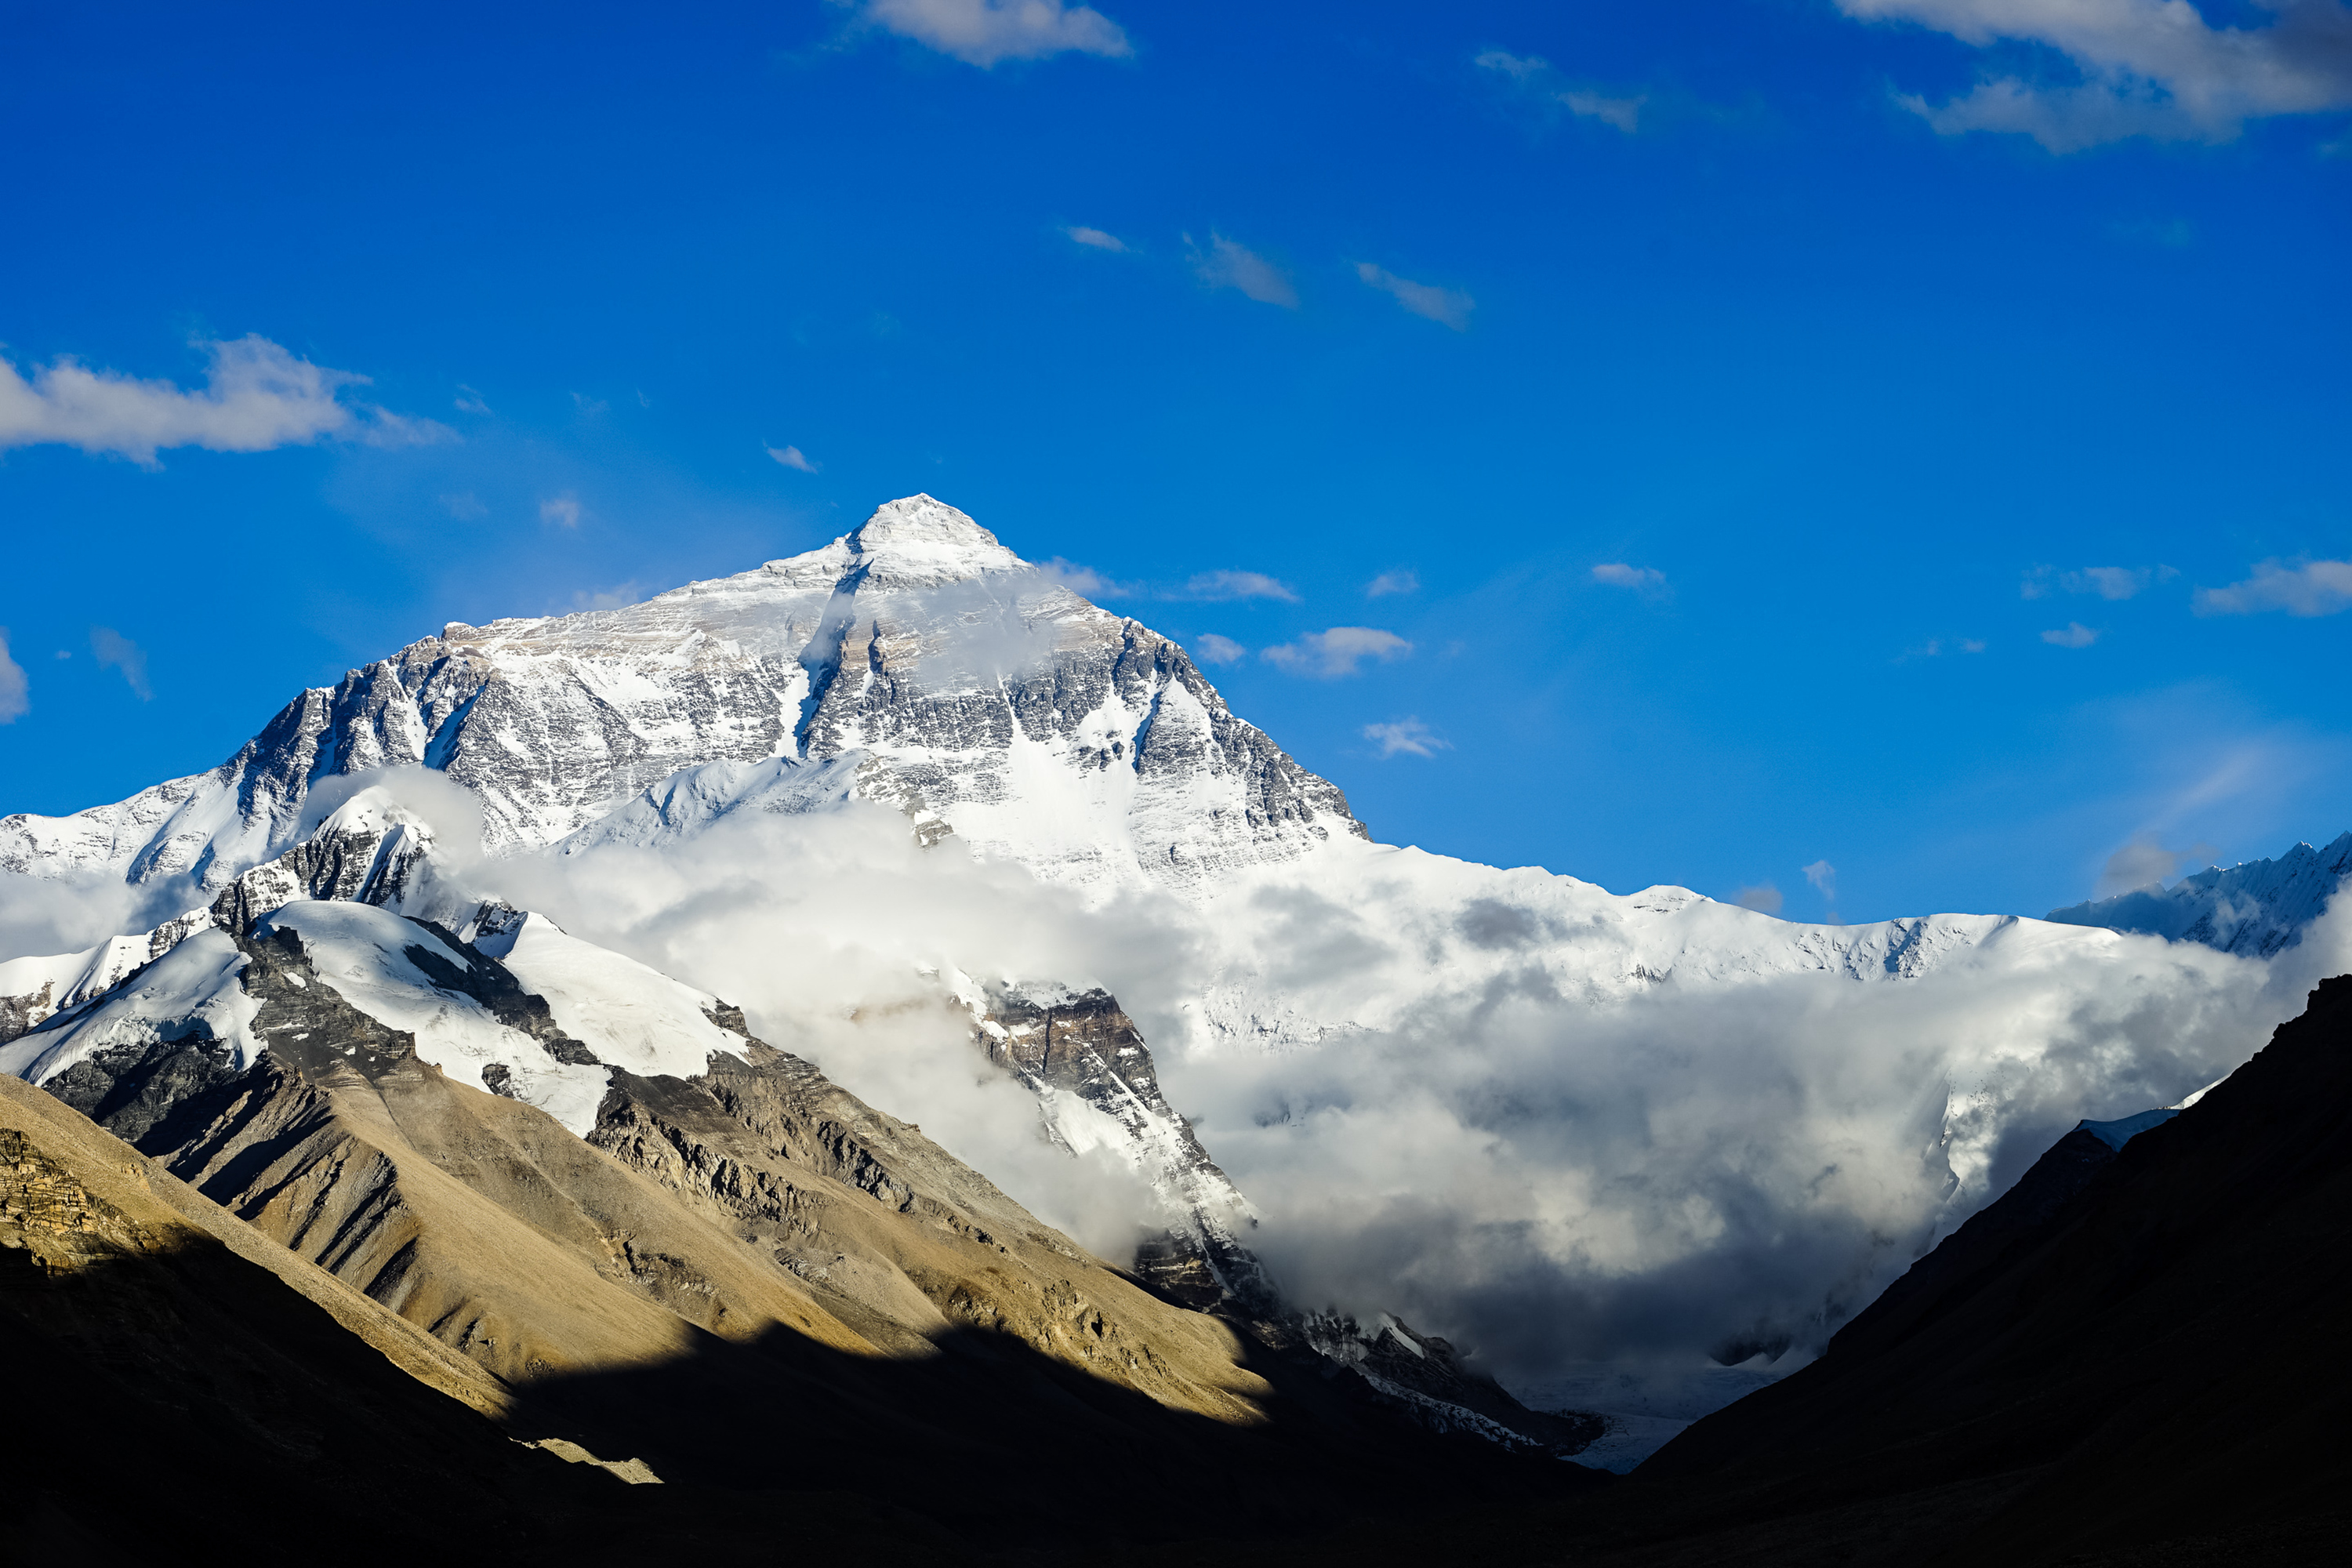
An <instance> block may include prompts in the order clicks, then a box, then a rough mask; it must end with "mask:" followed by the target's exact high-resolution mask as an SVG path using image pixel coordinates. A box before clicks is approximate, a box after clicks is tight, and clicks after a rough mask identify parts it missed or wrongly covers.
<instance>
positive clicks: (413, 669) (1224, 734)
mask: <svg viewBox="0 0 2352 1568" xmlns="http://www.w3.org/2000/svg"><path fill="white" fill-rule="evenodd" d="M854 753H855V754H858V755H859V756H860V758H861V760H860V761H859V763H857V765H856V778H857V784H856V788H855V790H854V791H850V792H845V793H854V794H856V795H859V796H861V797H863V798H869V799H876V800H881V801H884V802H886V803H887V804H890V805H895V806H897V807H898V808H899V809H901V810H903V811H905V812H906V813H907V814H908V816H910V817H912V818H914V819H915V820H916V821H917V823H918V824H919V825H921V826H928V827H929V829H930V830H931V831H932V833H933V836H936V835H937V833H939V832H943V831H945V827H946V825H948V824H950V823H951V824H953V826H954V830H955V831H956V832H958V833H959V834H961V836H962V837H964V838H966V839H967V840H968V841H970V842H971V844H972V846H973V847H975V848H976V849H978V850H980V851H981V852H982V853H984V854H989V855H993V856H999V857H1002V858H1010V859H1013V860H1016V861H1018V862H1020V863H1021V864H1024V865H1025V866H1027V867H1029V868H1031V869H1032V870H1034V871H1035V872H1036V873H1037V874H1038V875H1040V876H1042V877H1045V878H1046V879H1049V880H1058V881H1066V882H1074V883H1078V884H1081V885H1087V886H1100V887H1104V888H1111V887H1135V888H1140V887H1165V888H1173V889H1180V890H1181V889H1190V888H1197V887H1198V886H1200V885H1201V884H1202V883H1203V882H1204V881H1205V880H1206V879H1210V878H1213V877H1215V876H1218V875H1222V874H1224V873H1227V872H1230V871H1232V870H1234V869H1237V868H1244V867H1247V866H1251V865H1257V864H1264V863H1268V862H1277V861H1282V860H1286V859H1291V858H1297V856H1299V855H1301V854H1304V853H1307V852H1308V851H1309V850H1311V849H1313V848H1314V847H1317V846H1318V845H1320V844H1323V843H1325V842H1328V841H1329V840H1330V839H1332V838H1333V837H1350V836H1354V837H1361V836H1362V833H1363V829H1362V828H1361V826H1360V825H1359V824H1357V822H1356V821H1355V819H1354V817H1353V816H1350V815H1349V811H1348V806H1347V802H1346V800H1345V798H1344V797H1343V796H1342V795H1340V793H1339V790H1337V789H1336V788H1334V787H1333V786H1332V785H1331V784H1329V783H1328V782H1327V781H1325V780H1323V779H1320V778H1318V777H1316V776H1315V775H1314V774H1312V773H1307V771H1306V770H1305V769H1303V768H1301V767H1299V766H1298V765H1297V763H1295V762H1293V761H1292V760H1291V759H1290V758H1289V757H1287V756H1286V755H1284V754H1283V752H1281V750H1280V748H1278V747H1276V745H1275V744H1274V743H1273V742H1272V741H1270V740H1268V739H1267V738H1266V736H1265V734H1264V733H1263V732H1262V731H1258V730H1257V729H1255V727H1253V726H1251V725H1249V724H1247V723H1245V722H1244V721H1242V720H1240V719H1239V718H1237V717H1236V716H1234V714H1233V713H1232V712H1231V710H1229V709H1227V707H1226V706H1225V703H1224V700H1223V698H1222V697H1220V696H1219V695H1218V694H1217V692H1216V690H1215V689H1214V688H1213V687H1212V686H1211V685H1210V684H1209V683H1208V681H1207V679H1205V678H1204V677H1203V676H1202V674H1201V672H1200V670H1199V668H1197V667H1196V666H1195V665H1194V664H1193V663H1192V659H1191V658H1189V657H1188V656H1187V655H1186V654H1185V652H1184V650H1183V649H1182V648H1181V647H1177V646H1176V645H1175V644H1174V643H1172V642H1170V641H1169V640H1168V639H1167V638H1165V637H1160V636H1159V635H1158V634H1157V633H1155V632H1152V631H1151V630H1150V629H1149V628H1148V627H1145V626H1141V625H1140V624H1139V623H1138V622H1135V621H1131V620H1127V619H1124V618H1122V617H1120V616H1113V615H1111V614H1109V613H1108V612H1106V611H1103V610H1101V609H1098V608H1097V607H1096V606H1095V605H1091V604H1088V603H1087V601H1086V600H1084V599H1082V598H1079V597H1078V596H1077V595H1075V594H1072V593H1070V592H1069V591H1068V590H1067V589H1066V588H1064V587H1062V586H1061V585H1060V584H1057V583H1055V582H1054V581H1053V580H1052V579H1050V578H1048V577H1046V576H1045V575H1044V574H1041V573H1039V572H1038V571H1037V570H1036V569H1035V568H1034V567H1032V566H1030V565H1029V564H1028V563H1025V562H1024V561H1022V560H1021V559H1020V557H1018V556H1016V555H1014V554H1013V552H1011V551H1009V550H1007V549H1005V548H1004V547H1003V545H1002V544H1000V543H999V542H997V540H996V538H995V536H994V535H993V534H991V533H990V532H988V531H986V530H985V529H982V528H981V527H980V526H979V525H978V524H977V523H975V522H973V521H971V519H970V518H968V517H966V516H964V515H963V514H962V513H961V512H960V511H957V510H955V509H954V508H952V507H949V506H945V505H943V504H941V503H940V502H939V501H936V500H932V499H931V498H929V496H913V497H909V498H908V499H906V500H899V501H893V502H890V503H889V504H887V505H886V506H884V507H882V508H880V509H879V510H877V511H876V512H875V513H874V515H873V516H872V517H871V518H869V519H867V520H866V522H865V523H864V524H863V525H861V526H860V527H859V528H857V529H856V530H855V531H852V532H850V533H848V534H845V535H844V536H843V537H841V538H840V539H837V540H835V541H834V542H833V543H831V544H829V545H826V546H824V548H823V549H820V550H814V551H811V552H807V553H805V554H803V555H798V556H794V557H793V558H791V559H789V560H783V561H772V562H769V563H766V564H765V565H762V566H760V567H757V568H754V569H753V570H751V571H749V572H744V573H740V574H736V575H734V576H731V577H722V578H717V579H713V580H710V581H708V582H701V583H691V584H687V585H685V586H684V587H681V588H677V589H673V590H671V591H669V592H667V593H665V594H662V595H658V596H656V597H655V598H653V599H650V600H647V601H646V603H644V604H641V605H632V606H630V607H628V608H625V609H620V610H610V611H593V612H583V613H580V614H574V615H568V616H550V617H544V618H539V619H504V620H499V621H496V622H493V623H492V624H491V625H489V626H465V625H462V624H456V623H453V624H452V625H450V626H446V627H445V628H443V631H442V633H441V635H440V636H438V637H426V638H424V639H422V640H421V641H418V642H415V643H413V644H411V645H410V646H409V647H405V648H404V649H402V650H401V651H400V652H399V653H397V654H395V655H394V656H393V657H391V658H386V659H383V660H380V661H378V662H377V663H375V664H373V665H370V666H368V667H367V668H364V669H356V670H353V671H352V672H351V673H350V674H348V675H347V676H345V677H344V679H343V680H342V681H341V683H340V684H339V685H337V686H335V687H333V688H331V689H329V688H320V689H314V690H310V691H306V692H304V693H302V694H301V695H300V696H299V697H297V698H296V699H295V700H293V701H292V702H290V703H289V704H288V705H287V707H286V708H285V709H284V710H282V711H280V712H279V713H278V716H277V717H276V718H275V719H273V720H272V721H270V723H269V724H268V726H267V727H266V728H265V729H264V730H263V731H262V732H261V733H260V734H259V735H257V736H256V737H255V738H254V739H253V740H252V741H251V742H248V743H247V745H246V746H245V747H244V748H243V749H242V750H240V751H239V752H237V754H236V756H235V757H232V758H231V759H230V760H229V761H228V762H226V763H224V764H222V766H221V767H219V768H217V769H215V770H214V771H213V772H212V773H204V774H198V775H194V776H191V777H188V778H184V779H174V780H171V781H169V782H167V783H164V784H157V785H155V786H154V787H152V788H151V789H148V790H145V791H142V793H141V794H139V795H134V796H132V797H131V798H130V799H129V800H125V801H121V802H117V803H115V804H113V805H105V806H97V807H92V808H90V809H89V810H87V811H82V812H77V813H75V814H73V815H72V816H63V817H42V816H26V815H19V816H9V817H5V818H0V868H5V869H11V870H16V871H19V872H29V873H32V874H37V875H43V876H59V875H65V874H68V873H74V872H89V871H104V872H108V873H111V874H116V875H120V876H122V877H124V878H125V879H128V880H130V881H131V882H133V883H140V884H145V883H152V882H155V881H159V880H163V879H170V878H175V877H177V878H186V879H190V880H191V881H192V882H194V884H195V886H196V887H197V888H199V889H203V890H205V891H207V892H209V891H212V890H215V889H218V888H220V887H222V886H224V885H225V884H226V883H227V882H228V881H230V880H232V879H234V878H236V876H237V875H239V874H240V873H241V872H243V871H245V870H246V869H247V868H251V867H253V866H256V865H258V864H261V863H262V862H264V861H267V860H268V859H271V858H276V857H277V856H278V855H281V854H283V853H284V852H285V851H286V850H287V849H288V848H289V847H291V846H292V845H293V844H294V843H295V842H297V840H298V839H299V837H300V835H301V832H302V829H303V818H304V808H305V803H306V800H307V798H308V796H309V795H310V791H311V790H312V789H313V788H315V787H316V786H318V785H319V784H321V783H322V782H324V781H326V780H329V779H332V778H337V777H341V776H344V775H348V774H352V773H362V772H366V771H368V770H372V769H376V768H383V767H396V766H403V765H415V766H422V767H425V768H430V769H433V770H436V771H438V772H440V773H445V774H446V775H447V776H448V777H449V778H450V779H451V780H453V781H455V782H456V783H457V784H462V785H463V786H464V787H465V788H466V789H467V790H468V791H470V792H471V793H472V794H473V795H475V796H476V797H477V798H478V800H479V802H480V803H481V807H482V810H483V814H484V821H483V838H484V844H485V847H487V848H488V849H489V850H490V851H491V852H492V853H513V852H517V851H521V850H529V849H534V848H538V847H544V846H546V845H550V844H552V843H555V842H557V841H558V840H561V839H563V838H565V837H568V836H571V835H574V834H578V833H580V832H581V831H582V830H583V829H584V828H587V827H589V826H591V825H593V824H595V823H598V822H600V821H602V820H603V819H604V817H605V816H607V815H608V814H611V813H613V812H614V809H615V808H616V807H622V806H624V805H625V804H626V803H631V802H633V801H634V802H635V803H636V805H635V807H633V808H632V815H631V816H630V817H629V819H628V820H627V821H625V822H623V823H620V824H616V825H615V832H616V833H617V834H619V835H621V836H622V837H630V836H637V837H643V836H644V835H646V834H647V833H657V832H658V831H659V830H660V829H661V828H662V826H664V825H663V821H662V819H663V816H664V812H663V809H662V806H661V805H660V803H658V802H657V801H656V800H654V796H655V795H657V794H658V793H659V792H661V791H663V790H665V789H671V788H672V785H671V784H670V781H674V780H677V778H678V777H679V775H680V774H681V773H688V772H689V771H692V770H699V769H707V768H710V767H713V766H719V765H725V766H729V767H736V768H743V767H746V766H748V767H749V768H750V771H749V772H746V773H738V774H736V775H733V776H732V777H731V779H729V780H728V781H727V782H726V787H724V788H722V787H720V783H721V775H719V774H714V773H706V774H704V775H703V776H702V777H701V778H699V779H698V782H697V784H696V785H695V786H694V787H695V791H696V793H697V808H698V810H699V811H700V813H701V815H702V816H703V817H705V818H707V819H715V817H716V816H723V815H725V813H726V811H727V810H729V809H732V808H733V807H734V806H735V805H740V804H751V803H752V802H753V801H754V800H755V799H756V804H758V805H761V807H762V808H764V809H804V808H809V807H813V806H816V805H824V804H829V803H830V800H837V799H838V798H839V795H835V794H834V791H835V784H837V783H838V782H839V781H838V780H837V779H836V778H835V777H833V776H832V775H830V774H829V773H826V772H825V771H824V765H825V764H829V763H835V762H836V761H840V760H845V759H847V758H848V757H850V756H851V755H852V754H854ZM797 769H812V770H814V772H812V773H805V774H803V773H795V772H794V770H797ZM730 790H732V791H733V792H734V795H732V796H730V794H729V791H730ZM780 792H781V793H780ZM795 792H798V793H795ZM674 794H675V791H674V790H673V795H674ZM738 797H740V798H738ZM787 797H790V798H787ZM828 797H830V800H829V798H828Z"/></svg>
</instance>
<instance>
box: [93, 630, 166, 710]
mask: <svg viewBox="0 0 2352 1568" xmlns="http://www.w3.org/2000/svg"><path fill="white" fill-rule="evenodd" d="M89 653H90V657H91V658H95V659H96V660H98V668H100V669H112V670H119V671H121V675H122V683H123V684H124V685H126V686H128V687H130V688H131V695H132V696H134V697H136V698H138V699H139V700H140V701H142V702H148V701H152V700H154V696H155V689H154V688H153V687H152V686H149V685H148V684H147V650H146V649H145V648H142V647H140V646H139V645H138V644H137V643H135V642H132V641H131V639H130V638H129V637H124V636H123V635H122V634H121V632H118V631H116V630H115V629H114V628H113V627H112V626H92V627H90V628H89Z"/></svg>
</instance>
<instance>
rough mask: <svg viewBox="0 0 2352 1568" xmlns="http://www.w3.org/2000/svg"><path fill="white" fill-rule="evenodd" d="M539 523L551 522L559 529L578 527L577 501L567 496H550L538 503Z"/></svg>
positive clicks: (578, 512) (578, 506)
mask: <svg viewBox="0 0 2352 1568" xmlns="http://www.w3.org/2000/svg"><path fill="white" fill-rule="evenodd" d="M539 521H541V522H551V523H554V524H556V525H557V526H558V527H561V528H577V527H579V526H580V502H579V500H578V499H577V498H576V497H573V496H568V495H562V496H550V497H549V498H548V499H547V500H543V501H541V502H540V503H539Z"/></svg>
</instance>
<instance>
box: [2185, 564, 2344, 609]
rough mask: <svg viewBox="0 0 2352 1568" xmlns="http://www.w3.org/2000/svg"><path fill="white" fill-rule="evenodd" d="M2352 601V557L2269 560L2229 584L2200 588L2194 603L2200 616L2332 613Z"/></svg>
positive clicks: (2193, 606) (2192, 605)
mask: <svg viewBox="0 0 2352 1568" xmlns="http://www.w3.org/2000/svg"><path fill="white" fill-rule="evenodd" d="M2347 605H2352V561H2302V562H2297V563H2295V564H2294V565H2293V566H2289V565H2286V564H2284V563H2281V562H2277V561H2265V562H2263V563H2261V564H2260V565H2258V566H2256V567H2255V568H2254V574H2253V575H2252V576H2251V577H2249V578H2247V579H2246V580H2245V581H2244V582H2242V583H2232V584H2230V585H2229V586H2228V587H2226V588H2200V589H2198V590H2197V595H2196V597H2195V599H2194V600H2193V601H2192V603H2191V607H2192V608H2193V609H2195V611H2196V612H2197V614H2199V615H2200V616H2251V615H2255V614H2257V613H2259V612H2261V611H2263V610H2284V611H2285V612H2286V613H2287V614H2288V615H2290V616H2332V615H2335V614H2336V612H2337V611H2339V610H2342V609H2344V608H2345V607H2346V606H2347Z"/></svg>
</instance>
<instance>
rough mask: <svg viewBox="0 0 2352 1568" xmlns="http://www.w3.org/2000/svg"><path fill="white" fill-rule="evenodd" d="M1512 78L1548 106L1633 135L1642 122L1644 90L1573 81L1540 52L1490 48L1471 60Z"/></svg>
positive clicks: (1647, 98)
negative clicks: (1626, 90) (1612, 88)
mask: <svg viewBox="0 0 2352 1568" xmlns="http://www.w3.org/2000/svg"><path fill="white" fill-rule="evenodd" d="M1471 63H1472V64H1473V65H1475V66H1477V67H1479V68H1481V69H1483V70H1490V71H1493V72H1495V73H1496V75H1497V76H1500V77H1502V78H1503V79H1506V80H1507V81H1509V82H1510V83H1511V84H1512V85H1513V86H1514V87H1516V88H1517V89H1519V90H1520V91H1522V92H1525V93H1527V94H1528V95H1529V96H1530V97H1533V98H1535V99H1536V100H1538V101H1540V102H1542V103H1544V104H1545V105H1547V106H1549V107H1556V108H1559V109H1565V110H1568V111H1569V112H1570V114H1572V115H1575V116H1576V117H1577V118H1578V119H1579V120H1597V121H1600V122H1601V124H1603V125H1613V126H1615V127H1616V128H1617V129H1618V130H1620V131H1622V132H1625V134H1626V135H1628V136H1631V135H1632V134H1633V132H1635V131H1636V130H1638V129H1639V128H1640V126H1641V119H1642V106H1643V104H1644V103H1647V102H1648V101H1649V97H1648V95H1647V94H1645V93H1633V94H1626V93H1622V92H1617V93H1612V92H1605V91H1602V90H1601V89H1597V88H1593V87H1590V86H1580V85H1577V84H1575V83H1572V82H1570V80H1569V79H1567V78H1566V77H1565V76H1563V75H1561V74H1560V72H1559V71H1558V70H1556V69H1554V68H1553V67H1552V63H1551V62H1550V61H1549V60H1548V59H1545V58H1543V57H1542V56H1541V55H1515V54H1512V53H1510V52H1509V51H1508V50H1507V49H1488V50H1487V51H1486V53H1484V54H1482V55H1480V56H1478V57H1477V58H1475V60H1473V61H1472V62H1471Z"/></svg>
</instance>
